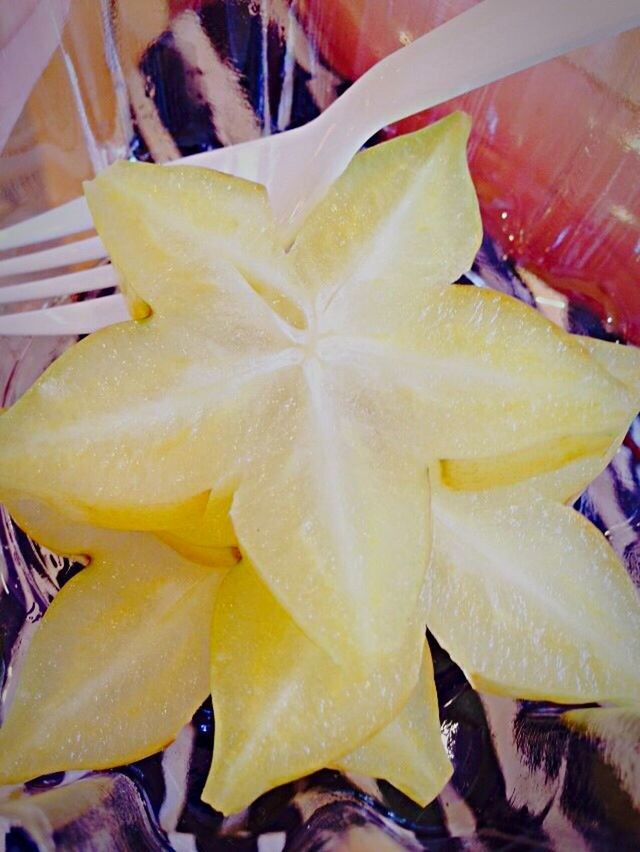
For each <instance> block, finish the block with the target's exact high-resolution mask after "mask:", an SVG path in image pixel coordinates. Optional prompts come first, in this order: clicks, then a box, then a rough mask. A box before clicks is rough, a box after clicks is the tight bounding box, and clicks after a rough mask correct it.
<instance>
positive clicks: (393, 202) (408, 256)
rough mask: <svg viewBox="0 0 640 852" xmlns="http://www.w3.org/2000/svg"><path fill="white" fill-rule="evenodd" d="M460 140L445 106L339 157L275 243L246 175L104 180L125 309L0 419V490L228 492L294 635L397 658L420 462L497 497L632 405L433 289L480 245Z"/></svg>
mask: <svg viewBox="0 0 640 852" xmlns="http://www.w3.org/2000/svg"><path fill="white" fill-rule="evenodd" d="M468 129H469V122H468V119H467V118H466V117H465V116H463V115H461V114H454V115H452V116H450V117H449V118H447V119H445V120H443V121H441V122H439V123H438V124H436V125H433V126H432V127H430V128H428V129H427V130H425V131H421V132H419V133H416V134H413V135H411V136H407V137H403V138H400V139H397V140H393V141H391V142H388V143H385V144H383V145H379V146H376V147H374V148H372V149H369V150H367V151H365V152H364V153H361V154H359V155H358V156H356V157H355V159H354V160H353V162H352V164H351V165H350V166H349V168H348V169H347V171H346V172H345V173H344V175H343V176H342V177H341V178H340V179H339V180H338V181H337V182H336V184H335V185H334V186H333V188H332V189H331V190H330V191H329V193H328V194H327V196H326V197H325V199H324V200H323V201H322V202H321V203H320V204H319V205H318V207H317V208H316V209H315V211H313V212H312V214H311V215H310V216H309V218H308V219H307V221H306V222H305V223H304V225H303V227H302V229H301V231H300V232H299V233H298V235H297V237H296V239H295V241H294V243H293V246H292V247H291V248H290V250H289V251H285V247H284V246H283V244H282V241H281V238H280V236H279V234H278V233H277V231H276V228H275V226H274V223H273V219H272V216H271V213H270V210H269V207H268V203H267V198H266V194H265V192H264V190H263V188H261V187H259V186H257V185H254V184H251V183H247V182H244V181H241V180H238V179H235V178H233V177H229V176H226V175H222V174H218V173H214V172H211V171H208V170H204V169H196V168H172V169H166V168H163V167H155V166H151V165H140V164H131V163H119V164H116V165H115V166H114V167H112V168H111V169H108V170H107V171H106V172H104V173H103V174H102V175H100V176H99V177H98V178H97V179H96V180H95V181H94V182H93V183H91V184H89V185H88V186H87V197H88V200H89V203H90V206H91V209H92V212H93V215H94V219H95V221H96V225H97V227H98V230H99V233H100V235H101V237H102V239H103V240H104V242H105V244H106V246H107V248H108V250H109V253H110V255H111V257H112V260H113V262H114V264H115V266H116V267H117V269H118V270H119V273H120V276H121V279H122V281H123V285H124V287H125V289H126V291H127V293H128V295H129V298H130V301H131V304H132V308H133V312H134V315H135V316H138V317H145V318H142V319H138V320H136V321H132V322H128V323H124V324H121V325H118V326H115V327H111V328H108V329H105V330H103V331H100V332H98V333H97V334H94V335H91V336H90V337H88V338H86V339H85V340H83V341H82V342H81V343H79V344H78V345H76V346H74V347H73V348H72V349H71V350H69V351H68V352H67V353H65V354H64V355H63V356H62V357H61V358H60V359H59V360H58V361H57V362H56V363H55V364H54V365H53V366H52V367H51V368H50V369H49V370H48V371H47V372H46V373H45V374H44V375H43V376H42V377H41V379H40V380H39V381H38V382H37V383H36V384H35V385H34V387H33V388H32V389H31V390H30V391H28V392H27V393H26V394H25V395H24V397H23V398H22V399H21V400H19V401H18V403H17V404H16V405H15V406H13V408H11V409H10V410H9V411H8V412H6V413H5V414H3V415H2V417H0V492H1V491H5V490H7V489H14V490H17V491H20V492H23V493H26V494H30V495H33V496H35V497H37V498H39V499H44V500H47V501H49V502H50V503H55V504H57V505H58V506H60V507H61V508H62V509H63V510H64V511H66V512H73V513H75V515H76V516H77V517H83V518H85V519H88V520H90V521H91V522H94V523H98V524H101V525H106V526H110V525H121V524H122V519H123V518H126V517H127V516H129V517H131V518H132V519H134V520H135V526H136V527H137V528H145V529H157V528H159V522H158V519H159V518H163V519H164V520H163V523H162V526H164V527H165V528H166V527H167V526H170V525H171V524H170V523H169V522H168V521H167V518H168V516H169V514H170V512H171V511H182V510H183V508H184V507H185V506H186V507H188V506H189V505H196V506H201V505H202V504H201V503H200V502H198V501H208V500H209V499H210V497H211V496H213V498H214V499H218V498H221V499H222V498H224V497H227V496H229V495H231V497H232V502H231V519H232V522H233V526H234V529H235V533H236V535H237V537H238V540H239V542H240V545H241V548H242V549H243V550H244V552H245V553H246V554H247V555H248V556H249V557H250V558H251V561H252V563H253V564H254V565H255V567H256V570H257V571H258V572H259V574H260V576H261V577H262V578H263V580H264V581H265V583H266V584H267V586H268V587H269V588H270V590H271V591H272V593H273V594H274V595H275V597H276V598H277V600H278V601H279V602H280V603H281V604H282V605H283V607H284V608H285V609H286V610H287V611H288V612H289V613H290V614H291V615H292V616H293V618H294V619H295V621H296V623H297V624H298V625H299V626H300V627H301V629H302V630H303V631H304V632H305V633H306V634H307V635H308V636H309V637H310V638H311V639H312V640H313V641H314V642H316V643H317V644H318V645H319V646H320V647H322V648H324V649H325V650H327V652H328V653H329V654H330V655H331V656H332V657H333V659H334V660H336V661H337V662H340V663H341V664H343V665H344V666H346V667H349V668H352V669H355V668H359V669H360V670H361V671H366V670H367V669H370V668H371V667H375V665H377V662H378V661H379V659H380V658H381V656H382V655H384V654H388V653H391V652H393V651H398V650H399V649H400V648H401V647H402V646H403V644H404V642H405V641H406V637H407V631H408V625H409V624H411V623H412V621H413V618H414V615H415V613H416V608H417V606H418V598H419V594H420V590H421V588H422V586H423V581H424V575H425V570H426V566H427V563H428V558H429V552H430V529H431V524H430V521H429V517H430V510H429V483H428V477H427V467H428V464H430V463H432V462H434V461H435V460H438V459H444V460H450V461H451V462H452V463H456V464H457V463H467V462H469V461H471V462H474V463H475V462H477V461H479V460H480V461H481V462H482V464H483V465H484V467H483V471H484V472H483V477H484V478H481V479H479V478H478V476H477V472H474V473H473V476H474V479H473V485H474V487H478V484H479V483H480V484H482V486H483V487H484V486H486V485H492V484H494V483H495V482H501V483H508V482H510V481H511V480H513V479H514V477H515V478H517V479H522V478H526V477H529V476H533V475H534V474H535V473H536V472H538V470H539V469H540V467H542V468H543V469H544V468H545V466H546V467H547V468H548V466H549V463H548V460H547V451H548V454H550V455H551V457H552V459H553V461H552V465H553V466H555V467H559V466H561V464H562V463H563V462H564V461H565V460H566V458H571V457H575V455H576V454H577V455H578V456H580V455H584V454H586V453H589V454H593V453H594V452H596V450H597V449H599V448H602V450H603V451H604V449H605V448H606V447H608V446H609V444H610V443H611V440H613V438H614V437H616V436H618V435H619V434H620V433H621V432H622V430H623V429H624V428H625V427H626V425H627V424H628V421H629V419H630V417H631V415H632V413H633V412H632V410H631V409H632V403H631V400H630V395H629V393H628V392H627V390H626V389H625V387H624V386H623V385H622V384H620V383H619V382H617V381H615V380H613V379H612V378H611V377H610V376H609V374H608V373H607V372H606V370H604V369H603V368H602V367H601V366H600V365H599V364H598V362H597V361H596V359H594V358H593V357H592V356H591V355H590V354H589V353H588V352H587V351H586V350H585V349H584V348H583V347H581V346H580V345H579V344H578V343H576V342H575V341H573V340H572V339H571V337H570V336H569V335H567V334H565V333H563V332H561V331H560V330H558V329H556V328H554V327H553V326H551V325H550V324H549V323H548V322H547V321H545V320H544V319H542V318H541V317H539V316H537V315H536V314H535V313H534V312H533V311H531V309H529V308H527V307H525V306H523V305H521V304H518V303H517V302H515V301H514V300H512V299H509V298H507V297H504V296H502V295H500V294H497V293H490V292H483V291H480V290H478V289H477V288H471V287H449V286H448V285H449V283H450V282H451V281H453V280H455V279H456V278H457V277H458V276H459V275H460V274H461V273H463V272H464V271H465V270H466V269H467V268H468V267H469V266H470V264H471V261H472V259H473V256H474V254H475V251H476V249H477V247H478V244H479V240H480V220H479V215H478V207H477V201H476V197H475V193H474V190H473V186H472V183H471V181H470V178H469V174H468V169H467V165H466V158H465V145H466V139H467V135H468ZM576 446H577V448H578V449H577V450H576V448H575V447H576ZM556 447H560V448H561V449H560V453H558V452H557V451H556V449H555V448H556ZM464 477H465V472H464V465H463V466H462V468H461V469H460V470H459V471H458V474H457V484H458V486H460V485H461V484H462V485H464ZM190 501H191V503H190ZM202 511H204V509H202ZM163 513H164V514H163ZM114 519H115V520H114ZM132 523H133V520H132Z"/></svg>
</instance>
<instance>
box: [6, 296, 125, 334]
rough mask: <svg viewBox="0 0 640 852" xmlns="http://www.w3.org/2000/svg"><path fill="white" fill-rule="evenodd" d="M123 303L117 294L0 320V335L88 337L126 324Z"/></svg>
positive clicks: (25, 312)
mask: <svg viewBox="0 0 640 852" xmlns="http://www.w3.org/2000/svg"><path fill="white" fill-rule="evenodd" d="M130 319H131V315H130V314H129V311H128V309H127V303H126V302H125V300H124V297H123V296H122V294H121V293H116V294H115V295H113V296H103V297H102V298H100V299H88V300H87V301H86V302H74V303H73V304H71V305H58V306H57V307H55V308H44V309H40V310H36V311H24V312H23V313H18V314H4V316H0V334H6V335H28V336H29V337H31V336H33V335H38V336H42V335H58V334H73V335H77V334H91V332H93V331H97V330H98V329H100V328H104V327H105V326H107V325H113V324H114V323H116V322H123V321H124V320H130Z"/></svg>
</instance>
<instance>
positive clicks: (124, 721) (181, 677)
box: [0, 498, 222, 783]
mask: <svg viewBox="0 0 640 852" xmlns="http://www.w3.org/2000/svg"><path fill="white" fill-rule="evenodd" d="M10 508H11V511H12V513H13V514H14V516H15V518H16V519H17V520H18V522H19V523H20V525H21V526H22V527H23V528H24V529H25V531H27V532H28V533H29V534H30V535H31V536H32V537H33V538H34V539H35V540H37V541H39V542H41V543H43V544H45V545H46V546H47V547H49V548H51V549H54V550H56V551H57V552H59V553H66V554H73V555H76V556H77V555H82V556H85V557H88V558H89V560H90V562H89V565H88V567H86V568H84V569H82V570H81V571H80V572H79V573H78V574H77V575H75V576H74V577H73V578H72V579H71V580H69V582H68V583H67V584H66V585H65V586H64V587H63V589H62V590H61V591H60V592H59V593H58V594H57V595H56V597H55V598H54V600H53V602H52V603H51V604H50V606H49V608H48V609H47V612H46V615H45V618H44V619H43V621H42V622H41V624H40V625H39V626H38V628H37V630H36V632H35V635H34V636H33V638H32V640H31V643H30V646H29V650H28V653H27V656H26V659H25V662H24V664H23V666H22V668H21V670H20V672H19V678H18V685H17V689H16V693H15V696H14V699H13V701H12V703H11V705H10V708H9V712H8V714H7V716H6V718H5V719H4V721H3V725H2V727H1V728H0V783H16V782H20V781H25V780H29V779H30V778H33V777H36V776H38V775H43V774H46V773H50V772H58V771H60V770H68V769H102V768H108V767H111V766H117V765H119V764H122V763H127V762H131V761H133V760H138V759H140V758H142V757H146V756H147V755H148V754H152V753H153V752H154V751H157V750H159V749H161V748H164V747H165V746H166V745H167V744H168V743H169V742H171V741H172V740H173V739H174V737H175V736H176V734H177V733H178V731H179V730H180V729H181V728H182V726H183V725H185V724H186V723H187V722H188V721H189V719H190V718H191V717H192V715H193V713H194V712H195V711H196V710H197V708H198V707H199V706H200V704H201V703H202V702H203V701H204V699H205V698H206V697H207V695H208V692H209V689H208V673H209V648H208V634H209V628H210V624H211V618H212V615H213V606H214V602H215V596H216V591H217V588H218V586H219V584H220V580H221V577H222V572H220V571H216V570H213V569H211V568H205V567H203V566H198V565H194V564H192V563H190V562H187V561H186V560H185V559H183V558H182V557H180V556H179V555H178V554H177V553H175V551H173V550H172V549H171V548H169V547H167V546H166V545H164V544H162V543H161V542H159V541H158V540H157V539H156V538H155V537H154V536H152V535H150V534H146V533H133V532H125V533H119V532H112V531H109V530H98V529H96V528H89V527H86V526H81V525H75V524H72V523H69V522H68V521H67V520H66V518H64V517H61V516H59V515H58V514H57V513H55V512H53V511H52V510H51V509H49V508H47V507H44V506H40V505H38V504H35V503H33V502H32V501H28V500H24V499H21V498H14V500H12V501H11V505H10Z"/></svg>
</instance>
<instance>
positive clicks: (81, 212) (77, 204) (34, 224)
mask: <svg viewBox="0 0 640 852" xmlns="http://www.w3.org/2000/svg"><path fill="white" fill-rule="evenodd" d="M88 230H93V219H92V218H91V213H89V208H88V207H87V202H86V201H85V199H84V198H82V197H81V198H74V200H73V201H69V202H67V204H62V205H61V206H60V207H55V208H54V209H53V210H47V211H46V213H41V214H40V215H38V216H32V217H31V219H26V220H25V221H24V222H18V223H17V224H16V225H10V226H9V227H8V228H3V229H2V230H1V231H0V251H6V250H7V249H13V248H22V246H28V245H31V244H33V243H40V242H44V241H45V240H53V239H56V238H58V237H68V236H70V235H71V234H79V233H82V231H88Z"/></svg>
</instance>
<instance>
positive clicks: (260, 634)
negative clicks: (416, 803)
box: [203, 560, 446, 813]
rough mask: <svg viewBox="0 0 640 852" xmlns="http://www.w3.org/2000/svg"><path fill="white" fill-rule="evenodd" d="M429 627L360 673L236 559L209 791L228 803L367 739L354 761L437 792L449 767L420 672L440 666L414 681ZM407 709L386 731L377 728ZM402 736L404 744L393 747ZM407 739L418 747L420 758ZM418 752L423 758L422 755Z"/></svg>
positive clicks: (218, 669)
mask: <svg viewBox="0 0 640 852" xmlns="http://www.w3.org/2000/svg"><path fill="white" fill-rule="evenodd" d="M423 631H424V628H423V626H422V620H421V619H418V618H416V619H414V623H413V624H412V625H411V628H410V630H409V632H408V633H406V632H405V636H406V638H405V642H404V647H403V648H401V649H400V651H399V652H395V653H388V654H386V655H384V656H382V657H381V658H380V660H379V662H378V664H377V666H376V667H375V668H373V669H372V670H370V671H369V672H367V674H366V675H361V676H358V675H357V674H354V672H353V671H351V670H349V669H345V668H342V667H340V666H338V665H336V663H334V662H333V660H332V659H331V657H330V656H329V655H328V654H327V653H326V652H325V651H323V650H322V649H321V648H319V647H318V646H317V645H315V644H314V643H313V642H311V641H310V640H309V639H308V638H307V637H306V636H305V635H304V633H303V632H302V631H301V630H300V629H299V628H298V627H297V625H296V624H295V622H294V621H293V620H292V618H291V617H290V616H289V615H288V613H287V612H286V611H285V610H284V609H283V608H282V607H281V606H280V604H279V603H278V602H277V601H276V599H275V598H274V597H273V595H272V594H271V593H270V592H269V590H268V588H267V586H266V585H265V584H264V583H263V582H262V580H261V579H260V577H259V575H258V573H257V572H256V571H255V569H254V568H253V567H252V565H251V564H250V563H249V562H248V561H246V560H245V561H243V562H242V563H240V564H239V565H237V566H236V567H235V568H232V569H231V571H230V572H229V573H228V574H227V576H226V577H225V580H224V581H223V583H222V586H221V588H220V591H219V593H218V598H217V602H216V609H215V614H214V619H213V630H212V637H211V653H212V664H211V666H212V668H211V694H212V698H213V706H214V710H215V717H216V732H215V743H214V753H213V763H212V767H211V773H210V775H209V778H208V780H207V783H206V785H205V788H204V792H203V799H204V800H205V801H207V802H208V803H209V804H211V805H212V806H213V807H214V808H216V809H218V810H221V811H222V812H223V813H233V812H235V811H238V810H241V809H242V808H244V807H246V806H247V805H248V804H249V803H251V802H252V801H253V800H254V799H256V798H257V797H258V796H259V795H260V794H261V793H264V792H265V791H266V790H269V789H271V788H272V787H276V786H278V785H279V784H283V783H285V782H287V781H291V780H294V779H296V778H300V777H301V776H303V775H307V774H308V773H310V772H314V771H315V770H317V769H321V768H322V767H323V766H332V765H334V766H335V765H342V764H341V763H340V759H341V758H342V757H343V756H344V755H345V754H347V753H348V752H352V751H354V749H356V748H357V747H358V746H361V744H362V743H363V742H364V741H366V740H370V742H369V743H368V744H367V746H366V748H365V747H364V746H362V748H363V751H358V752H356V753H355V754H353V755H352V756H351V758H350V760H351V761H352V762H353V765H354V766H355V767H359V768H360V769H362V770H363V771H364V769H365V766H366V770H367V771H371V772H372V773H373V774H374V775H379V776H387V775H388V776H390V780H392V781H393V782H395V783H398V785H399V786H401V787H402V788H404V789H406V790H409V791H411V792H413V793H415V795H416V796H419V797H420V799H425V798H429V797H432V796H433V795H435V793H434V792H433V791H434V789H435V786H436V785H437V780H438V779H439V778H443V777H444V776H445V775H446V771H445V767H443V760H445V758H443V754H442V743H441V742H438V741H437V738H436V736H435V727H437V728H438V730H439V726H438V710H437V702H434V693H433V689H432V688H431V689H429V688H428V687H427V686H426V685H425V682H424V681H425V679H427V678H429V677H431V678H432V677H433V675H432V673H431V670H430V663H429V664H427V667H426V668H425V671H424V674H423V679H422V680H421V682H420V683H419V685H418V687H416V682H417V681H418V673H419V669H420V661H421V658H422V655H423V645H424V632H423ZM426 653H428V650H427V652H426ZM416 688H417V690H418V693H417V695H416V696H415V698H414V699H412V700H411V703H410V705H409V707H408V709H407V710H406V713H405V711H404V710H403V707H404V706H405V705H406V704H407V701H408V699H409V696H410V694H411V692H412V690H414V689H416ZM416 704H418V705H420V706H419V707H416ZM401 711H402V713H401V715H400V717H399V718H398V719H397V721H396V722H395V723H394V724H393V725H389V727H388V729H386V730H385V732H384V735H383V733H378V731H381V729H382V728H384V727H385V726H387V725H388V724H389V723H390V722H392V720H393V719H394V718H395V717H397V716H398V714H399V713H400V712H401ZM423 720H424V722H425V723H426V724H425V728H424V730H423V729H422V724H423ZM434 726H435V727H434ZM375 734H377V737H374V739H373V740H371V739H370V738H371V737H372V736H374V735H375ZM425 740H427V742H426V744H425ZM395 746H398V747H399V748H400V749H401V750H400V751H399V752H398V753H397V754H395V755H394V754H392V751H393V749H394V747H395ZM411 747H413V748H415V749H416V751H415V753H414V760H413V762H412V760H411V757H410V749H411ZM423 760H424V761H425V764H424V765H422V766H417V765H416V763H417V762H418V761H420V762H421V761H423ZM444 781H446V777H444ZM444 781H443V783H444ZM438 792H439V790H438Z"/></svg>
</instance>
